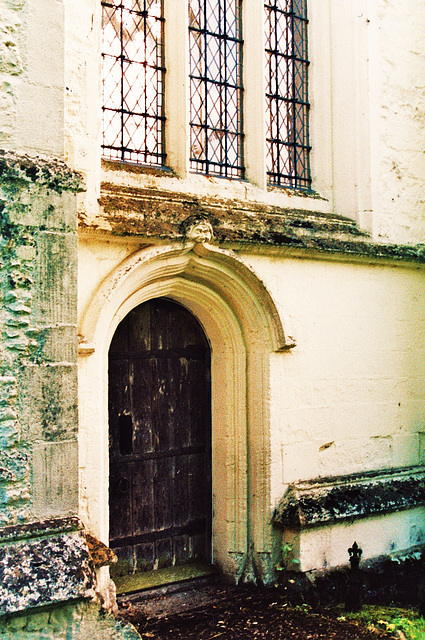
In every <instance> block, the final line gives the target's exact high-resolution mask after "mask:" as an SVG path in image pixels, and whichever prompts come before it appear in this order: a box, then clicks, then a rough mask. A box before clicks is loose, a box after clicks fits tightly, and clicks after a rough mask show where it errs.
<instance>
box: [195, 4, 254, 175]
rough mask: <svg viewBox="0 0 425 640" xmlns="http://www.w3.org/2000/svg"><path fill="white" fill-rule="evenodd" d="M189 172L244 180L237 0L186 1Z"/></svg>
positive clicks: (239, 28) (239, 23)
mask: <svg viewBox="0 0 425 640" xmlns="http://www.w3.org/2000/svg"><path fill="white" fill-rule="evenodd" d="M189 42H190V96H191V101H190V149H191V151H190V166H191V169H192V170H193V171H197V172H200V173H206V174H210V175H219V176H224V177H228V178H243V176H244V168H243V158H242V146H243V144H242V143H243V134H242V79H241V62H242V60H241V58H242V39H241V0H189Z"/></svg>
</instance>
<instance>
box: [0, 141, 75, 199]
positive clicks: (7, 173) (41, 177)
mask: <svg viewBox="0 0 425 640" xmlns="http://www.w3.org/2000/svg"><path fill="white" fill-rule="evenodd" d="M0 178H1V180H2V182H5V181H6V180H11V181H20V182H24V183H33V184H37V185H39V186H42V187H46V188H47V189H52V190H53V191H57V192H58V193H61V192H62V191H72V192H77V191H84V187H83V179H82V176H81V175H80V174H79V173H77V172H76V171H73V170H72V169H70V168H69V167H68V166H67V165H66V164H65V162H62V161H61V160H58V159H57V158H40V157H38V156H34V157H32V156H29V155H26V154H22V153H16V152H15V151H6V150H4V149H0Z"/></svg>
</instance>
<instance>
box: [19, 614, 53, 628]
mask: <svg viewBox="0 0 425 640" xmlns="http://www.w3.org/2000/svg"><path fill="white" fill-rule="evenodd" d="M48 624H49V614H48V612H46V611H42V612H40V613H33V615H32V616H29V617H28V623H27V626H26V628H25V631H27V632H29V633H31V632H32V631H43V629H45V628H46V627H47V626H48Z"/></svg>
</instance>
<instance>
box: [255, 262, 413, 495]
mask: <svg viewBox="0 0 425 640" xmlns="http://www.w3.org/2000/svg"><path fill="white" fill-rule="evenodd" d="M245 259H246V260H247V261H248V262H249V264H250V265H251V266H252V267H253V268H254V269H255V271H256V272H257V273H258V275H259V277H260V278H261V279H263V280H264V282H265V283H266V284H267V286H268V288H269V290H270V292H271V294H272V297H273V298H274V300H275V301H276V304H277V306H278V308H279V309H280V310H281V311H282V313H285V314H288V315H289V317H290V321H291V330H292V332H293V334H294V337H295V340H296V343H297V346H296V348H295V349H293V350H291V352H289V353H287V354H273V356H272V371H271V407H272V408H271V412H272V418H271V421H272V444H271V452H272V496H271V498H272V504H273V503H275V501H277V500H278V499H279V498H280V497H281V496H282V487H283V486H285V485H286V484H287V483H289V482H295V481H297V480H302V479H308V478H315V477H318V476H331V475H338V474H343V475H345V474H350V473H356V472H361V471H368V470H372V469H379V468H391V467H401V466H408V465H415V464H418V463H419V462H423V432H424V431H425V361H424V358H423V353H424V350H425V319H424V317H423V300H424V296H425V280H424V277H423V275H424V274H423V270H422V269H417V268H408V267H391V266H389V265H387V266H378V265H375V266H374V265H368V264H364V265H363V264H356V263H351V264H350V263H345V264H344V263H341V262H334V261H322V262H317V261H313V260H304V259H284V260H282V259H278V258H275V259H273V258H264V257H258V256H245Z"/></svg>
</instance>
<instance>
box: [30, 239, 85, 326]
mask: <svg viewBox="0 0 425 640" xmlns="http://www.w3.org/2000/svg"><path fill="white" fill-rule="evenodd" d="M76 250H77V240H76V236H75V235H74V234H63V233H50V232H42V233H41V234H40V235H39V237H38V264H37V282H36V291H37V298H36V300H35V302H34V307H35V316H36V320H37V322H38V323H39V324H42V325H43V324H47V325H52V324H74V325H75V324H76V308H77V297H76V275H77V253H76Z"/></svg>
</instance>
